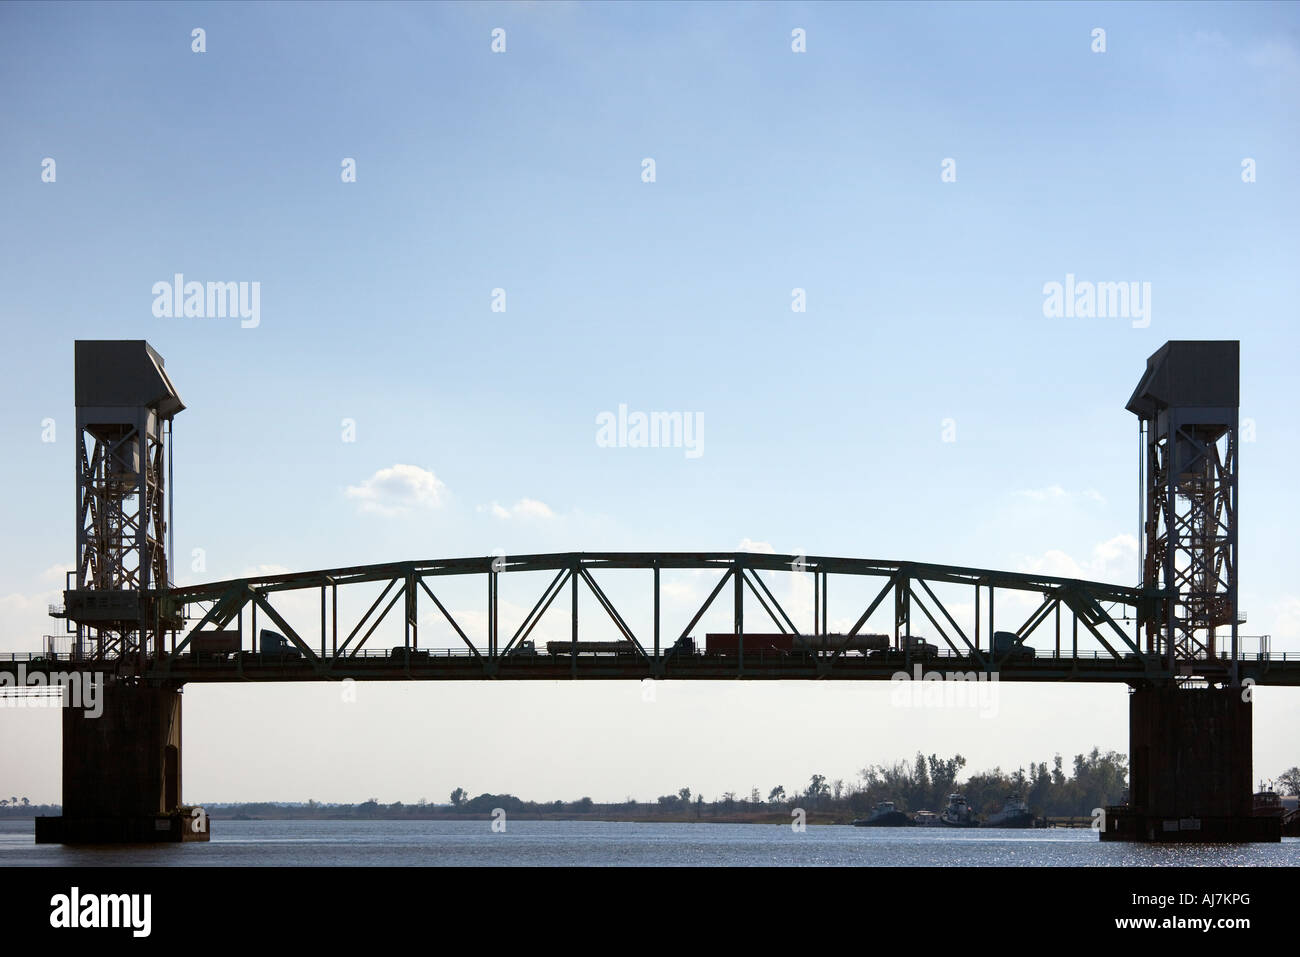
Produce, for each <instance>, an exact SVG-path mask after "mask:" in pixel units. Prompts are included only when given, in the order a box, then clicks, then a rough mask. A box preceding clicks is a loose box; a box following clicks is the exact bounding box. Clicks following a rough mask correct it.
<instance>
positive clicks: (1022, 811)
mask: <svg viewBox="0 0 1300 957" xmlns="http://www.w3.org/2000/svg"><path fill="white" fill-rule="evenodd" d="M1033 826H1034V815H1033V814H1032V813H1031V812H1030V810H1029V805H1028V804H1026V803H1025V802H1024V801H1022V800H1021V799H1020V798H1019V797H1016V796H1014V795H1013V796H1011V797H1009V798H1007V800H1006V803H1005V804H1003V805H1002V810H1001V811H998V813H997V814H994V815H993V816H992V817H991V818H989V819H988V820H987V821H985V822H984V823H983V824H982V825H981V827H1033Z"/></svg>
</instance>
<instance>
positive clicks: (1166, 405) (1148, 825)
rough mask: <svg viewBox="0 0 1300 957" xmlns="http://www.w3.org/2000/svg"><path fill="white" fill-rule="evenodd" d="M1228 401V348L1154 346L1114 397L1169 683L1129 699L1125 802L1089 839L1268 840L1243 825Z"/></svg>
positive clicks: (1151, 636) (1245, 721)
mask: <svg viewBox="0 0 1300 957" xmlns="http://www.w3.org/2000/svg"><path fill="white" fill-rule="evenodd" d="M1239 403H1240V380H1239V343H1238V342H1236V341H1170V342H1166V343H1165V344H1164V345H1163V346H1161V348H1160V349H1159V350H1157V351H1156V353H1155V354H1154V355H1152V356H1151V357H1150V358H1149V359H1148V360H1147V368H1146V373H1145V374H1144V375H1143V376H1142V379H1141V381H1140V382H1139V383H1138V386H1137V388H1136V389H1135V390H1134V392H1133V395H1132V397H1131V398H1130V399H1129V401H1128V406H1127V408H1128V410H1129V411H1130V412H1132V413H1133V414H1134V415H1136V416H1137V417H1138V430H1139V435H1140V437H1141V446H1142V459H1141V471H1142V475H1143V478H1142V494H1141V498H1140V503H1141V504H1140V508H1141V516H1140V518H1141V524H1142V539H1141V546H1140V547H1141V548H1142V556H1143V560H1142V586H1143V587H1144V588H1145V589H1147V590H1148V592H1149V593H1150V595H1151V596H1152V597H1151V600H1150V601H1149V602H1148V603H1147V604H1146V606H1145V610H1144V611H1143V612H1142V616H1141V618H1140V620H1139V623H1138V624H1139V629H1140V632H1141V635H1140V637H1141V638H1144V639H1145V648H1144V650H1145V652H1146V654H1147V655H1149V656H1151V657H1152V658H1154V659H1156V660H1157V661H1158V663H1159V665H1160V667H1159V669H1158V671H1159V672H1160V673H1161V674H1163V675H1167V676H1169V677H1168V678H1167V679H1165V680H1160V681H1147V682H1143V683H1141V684H1139V685H1138V686H1137V687H1135V688H1134V690H1133V693H1132V694H1131V695H1130V698H1129V795H1130V797H1129V803H1128V804H1127V805H1124V806H1122V807H1114V808H1107V820H1106V827H1105V828H1104V829H1103V831H1102V834H1101V837H1102V839H1103V840H1128V841H1149V842H1175V841H1177V842H1183V841H1186V842H1203V841H1242V840H1278V839H1280V838H1279V835H1278V834H1274V833H1273V831H1274V830H1276V828H1271V827H1270V822H1268V821H1264V820H1262V819H1257V818H1255V817H1254V816H1253V806H1252V804H1253V799H1252V794H1251V743H1252V733H1251V709H1250V696H1249V693H1248V691H1246V690H1245V689H1243V688H1241V687H1240V682H1239V679H1238V672H1237V658H1238V650H1239V649H1238V640H1237V625H1238V623H1239V622H1240V621H1241V616H1240V614H1239V613H1238V611H1237V463H1238V424H1239V423H1238V407H1239ZM1223 629H1226V630H1227V634H1226V635H1221V634H1220V632H1221V630H1223ZM1225 638H1226V639H1227V641H1226V642H1225V641H1224V639H1225ZM1225 645H1226V646H1225ZM1225 653H1226V654H1225Z"/></svg>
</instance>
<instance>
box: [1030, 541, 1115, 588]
mask: <svg viewBox="0 0 1300 957" xmlns="http://www.w3.org/2000/svg"><path fill="white" fill-rule="evenodd" d="M1137 550H1138V541H1137V536H1136V535H1116V536H1115V537H1114V538H1109V539H1107V540H1106V541H1104V542H1100V543H1098V544H1097V545H1094V546H1093V548H1092V552H1091V554H1090V555H1089V556H1088V557H1087V558H1085V559H1083V560H1082V561H1080V560H1077V559H1075V558H1074V556H1072V555H1069V554H1067V553H1066V552H1063V551H1061V550H1060V549H1055V548H1054V549H1052V550H1050V551H1047V552H1044V553H1043V554H1042V555H1038V556H1029V557H1026V558H1022V559H1021V560H1020V561H1019V562H1018V570H1019V571H1022V572H1029V573H1030V574H1034V575H1052V576H1055V577H1058V578H1082V579H1087V580H1090V581H1100V582H1114V583H1125V582H1135V581H1136V580H1137V578H1138V571H1137Z"/></svg>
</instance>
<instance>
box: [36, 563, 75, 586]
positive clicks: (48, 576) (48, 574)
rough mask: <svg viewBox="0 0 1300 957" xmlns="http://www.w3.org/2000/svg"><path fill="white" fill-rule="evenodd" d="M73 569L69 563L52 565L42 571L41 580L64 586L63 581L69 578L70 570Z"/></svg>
mask: <svg viewBox="0 0 1300 957" xmlns="http://www.w3.org/2000/svg"><path fill="white" fill-rule="evenodd" d="M70 571H72V569H71V568H69V567H68V566H67V565H51V566H50V567H49V568H47V569H45V571H43V572H41V574H40V580H41V581H43V582H50V583H51V584H55V585H59V586H60V587H62V585H63V583H64V582H65V581H67V580H68V572H70Z"/></svg>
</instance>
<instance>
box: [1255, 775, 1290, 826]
mask: <svg viewBox="0 0 1300 957" xmlns="http://www.w3.org/2000/svg"><path fill="white" fill-rule="evenodd" d="M1252 800H1253V801H1254V812H1255V817H1281V816H1282V813H1283V808H1282V799H1281V798H1280V797H1278V793H1277V792H1276V791H1274V790H1273V786H1272V785H1271V784H1264V783H1263V782H1262V781H1261V782H1260V785H1259V790H1258V791H1256V792H1255V793H1254V795H1252Z"/></svg>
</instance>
